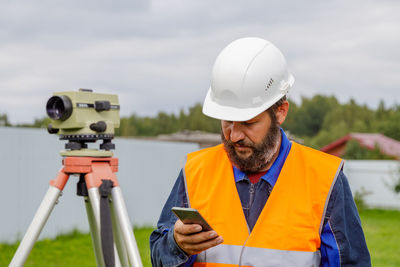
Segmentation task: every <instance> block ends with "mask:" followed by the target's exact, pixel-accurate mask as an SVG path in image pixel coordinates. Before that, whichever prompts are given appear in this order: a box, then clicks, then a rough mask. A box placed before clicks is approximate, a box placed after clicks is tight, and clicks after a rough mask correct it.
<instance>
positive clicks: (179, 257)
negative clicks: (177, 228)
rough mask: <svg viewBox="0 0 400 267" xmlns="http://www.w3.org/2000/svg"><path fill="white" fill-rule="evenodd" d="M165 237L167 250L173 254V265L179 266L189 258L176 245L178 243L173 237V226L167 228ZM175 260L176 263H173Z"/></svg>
mask: <svg viewBox="0 0 400 267" xmlns="http://www.w3.org/2000/svg"><path fill="white" fill-rule="evenodd" d="M167 235H168V236H167V238H168V250H169V252H170V253H171V254H172V255H174V256H175V257H174V258H175V260H174V266H179V265H181V264H184V263H185V262H187V261H188V260H189V256H188V255H187V254H186V253H185V252H184V251H183V250H182V249H181V248H180V247H179V246H178V244H177V243H176V241H175V238H174V228H173V227H172V228H171V229H169V231H168V233H167ZM175 262H176V264H175Z"/></svg>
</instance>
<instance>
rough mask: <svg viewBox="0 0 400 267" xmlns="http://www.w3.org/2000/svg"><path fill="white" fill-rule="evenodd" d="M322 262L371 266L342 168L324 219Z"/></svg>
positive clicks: (326, 264) (335, 264)
mask: <svg viewBox="0 0 400 267" xmlns="http://www.w3.org/2000/svg"><path fill="white" fill-rule="evenodd" d="M321 266H323V267H327V266H329V267H336V266H362V267H366V266H371V259H370V255H369V252H368V248H367V244H366V242H365V237H364V232H363V230H362V227H361V221H360V217H359V215H358V211H357V207H356V205H355V203H354V200H353V195H352V193H351V190H350V186H349V183H348V181H347V178H346V176H345V175H344V173H343V171H340V173H339V175H338V178H337V180H336V183H335V185H334V187H333V189H332V193H331V196H330V199H329V202H328V207H327V211H326V215H325V219H324V227H323V229H322V233H321Z"/></svg>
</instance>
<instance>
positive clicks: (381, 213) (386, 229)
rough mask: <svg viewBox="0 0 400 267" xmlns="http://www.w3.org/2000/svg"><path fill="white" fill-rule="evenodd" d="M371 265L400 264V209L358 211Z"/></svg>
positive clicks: (386, 266)
mask: <svg viewBox="0 0 400 267" xmlns="http://www.w3.org/2000/svg"><path fill="white" fill-rule="evenodd" d="M360 217H361V222H362V225H363V229H364V233H365V239H366V240H367V245H368V249H369V252H370V254H371V260H372V266H374V267H375V266H377V267H379V266H382V267H383V266H385V267H391V266H393V267H394V266H400V211H394V210H377V209H371V210H368V209H367V210H362V211H361V212H360Z"/></svg>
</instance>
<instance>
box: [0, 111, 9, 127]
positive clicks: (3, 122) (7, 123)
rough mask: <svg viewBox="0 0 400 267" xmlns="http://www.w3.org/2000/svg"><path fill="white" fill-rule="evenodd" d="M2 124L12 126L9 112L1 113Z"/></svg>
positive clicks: (0, 120) (0, 122)
mask: <svg viewBox="0 0 400 267" xmlns="http://www.w3.org/2000/svg"><path fill="white" fill-rule="evenodd" d="M0 126H11V123H10V122H9V121H8V116H7V114H0Z"/></svg>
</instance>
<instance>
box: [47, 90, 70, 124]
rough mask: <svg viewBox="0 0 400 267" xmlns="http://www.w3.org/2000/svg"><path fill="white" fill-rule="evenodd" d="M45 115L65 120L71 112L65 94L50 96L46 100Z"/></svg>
mask: <svg viewBox="0 0 400 267" xmlns="http://www.w3.org/2000/svg"><path fill="white" fill-rule="evenodd" d="M46 111H47V115H49V117H50V118H51V119H53V120H62V121H64V120H66V119H68V118H69V117H70V116H71V114H72V103H71V100H70V99H69V97H67V96H52V97H50V99H49V100H48V101H47V105H46Z"/></svg>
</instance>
